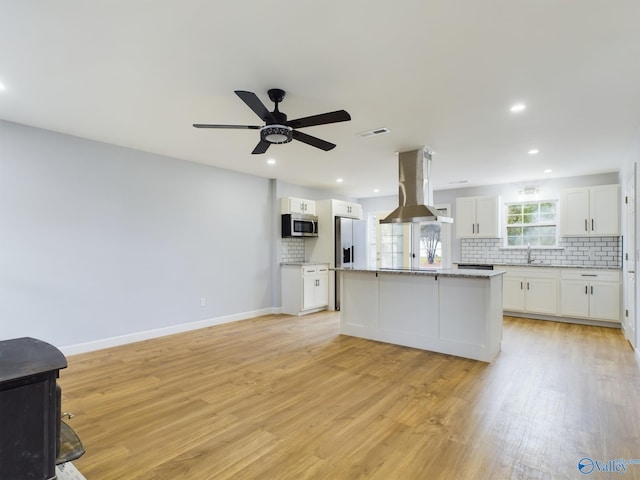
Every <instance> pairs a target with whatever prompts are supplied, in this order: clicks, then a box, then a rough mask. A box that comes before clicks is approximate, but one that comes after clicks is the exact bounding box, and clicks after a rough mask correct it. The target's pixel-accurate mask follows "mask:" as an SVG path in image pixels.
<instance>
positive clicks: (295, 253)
mask: <svg viewBox="0 0 640 480" xmlns="http://www.w3.org/2000/svg"><path fill="white" fill-rule="evenodd" d="M281 241H282V243H281V249H280V262H282V263H291V262H304V238H282V239H281Z"/></svg>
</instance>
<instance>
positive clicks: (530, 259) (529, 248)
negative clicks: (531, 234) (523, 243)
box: [527, 243, 533, 263]
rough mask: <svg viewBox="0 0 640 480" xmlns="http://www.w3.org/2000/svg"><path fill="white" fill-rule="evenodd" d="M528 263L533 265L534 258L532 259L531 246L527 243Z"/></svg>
mask: <svg viewBox="0 0 640 480" xmlns="http://www.w3.org/2000/svg"><path fill="white" fill-rule="evenodd" d="M527 263H533V258H531V244H530V243H527Z"/></svg>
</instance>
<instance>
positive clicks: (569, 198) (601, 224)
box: [560, 185, 620, 237]
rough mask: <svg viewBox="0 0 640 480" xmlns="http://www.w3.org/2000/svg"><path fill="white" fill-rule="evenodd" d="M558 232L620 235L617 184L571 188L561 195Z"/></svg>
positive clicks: (564, 233) (571, 234) (570, 235)
mask: <svg viewBox="0 0 640 480" xmlns="http://www.w3.org/2000/svg"><path fill="white" fill-rule="evenodd" d="M560 221H561V224H560V235H562V236H563V237H577V236H579V237H582V236H586V235H597V236H609V235H613V236H617V235H620V185H600V186H597V187H582V188H570V189H567V190H563V191H562V194H561V198H560Z"/></svg>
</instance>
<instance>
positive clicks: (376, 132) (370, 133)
mask: <svg viewBox="0 0 640 480" xmlns="http://www.w3.org/2000/svg"><path fill="white" fill-rule="evenodd" d="M390 131H391V130H389V129H388V128H386V127H382V128H374V129H373V130H367V131H366V132H360V133H358V134H357V135H360V136H361V137H362V138H367V137H373V136H374V135H382V134H383V133H389V132H390Z"/></svg>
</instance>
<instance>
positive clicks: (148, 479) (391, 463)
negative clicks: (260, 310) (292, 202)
mask: <svg viewBox="0 0 640 480" xmlns="http://www.w3.org/2000/svg"><path fill="white" fill-rule="evenodd" d="M338 321H339V319H338V315H336V314H334V313H321V314H316V315H310V316H305V317H301V318H296V317H289V316H267V317H260V318H256V319H252V320H246V321H242V322H236V323H232V324H226V325H221V326H216V327H212V328H207V329H202V330H198V331H193V332H188V333H184V334H179V335H173V336H170V337H164V338H160V339H156V340H150V341H146V342H141V343H136V344H131V345H126V346H123V347H117V348H112V349H108V350H102V351H98V352H93V353H88V354H83V355H77V356H72V357H69V358H68V361H69V368H67V369H66V370H63V371H62V372H61V379H60V383H61V386H62V391H63V409H64V410H69V411H72V412H73V413H75V414H76V417H75V418H73V419H72V420H70V421H69V423H70V424H71V425H72V426H73V428H74V429H75V430H76V431H77V432H78V433H79V435H80V437H81V438H82V440H83V442H84V445H85V448H86V452H87V453H86V454H85V455H84V456H83V457H82V458H81V459H79V460H77V461H75V462H74V464H75V465H76V467H78V469H79V470H80V471H81V472H82V473H83V474H84V475H85V476H86V477H87V479H88V480H111V479H114V480H116V479H117V480H128V479H140V480H142V479H145V480H152V479H190V480H200V479H206V480H209V479H216V480H217V479H227V478H233V479H244V478H247V479H254V478H255V479H301V478H314V479H315V478H317V479H332V480H333V479H358V478H371V479H384V480H388V479H440V478H442V479H509V478H517V479H530V478H541V479H542V478H544V479H550V478H554V479H557V478H618V474H616V473H609V474H605V473H601V474H597V473H596V474H593V475H590V476H585V475H582V474H580V473H579V472H578V469H577V463H578V461H579V460H580V459H581V458H583V457H591V458H593V459H594V460H609V459H619V458H623V459H637V458H640V440H639V439H640V369H639V367H638V363H637V361H636V359H635V358H634V354H633V351H632V349H631V347H630V346H629V345H628V343H627V342H626V341H625V340H624V339H623V337H622V335H621V333H620V331H619V330H614V329H606V328H599V327H588V326H578V325H571V324H563V323H555V322H545V321H536V320H526V319H516V318H509V317H506V318H505V329H504V340H503V347H502V352H501V353H500V355H499V357H498V358H497V360H496V361H495V362H494V363H492V364H485V363H481V362H476V361H473V360H465V359H462V358H457V357H452V356H447V355H441V354H435V353H430V352H424V351H420V350H414V349H410V348H405V347H399V346H394V345H388V344H383V343H376V342H372V341H368V340H362V339H357V338H351V337H346V336H340V335H339V334H338V331H339V327H338ZM623 478H625V480H626V479H640V465H631V466H629V469H628V471H627V473H626V475H625V476H624V477H623Z"/></svg>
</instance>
